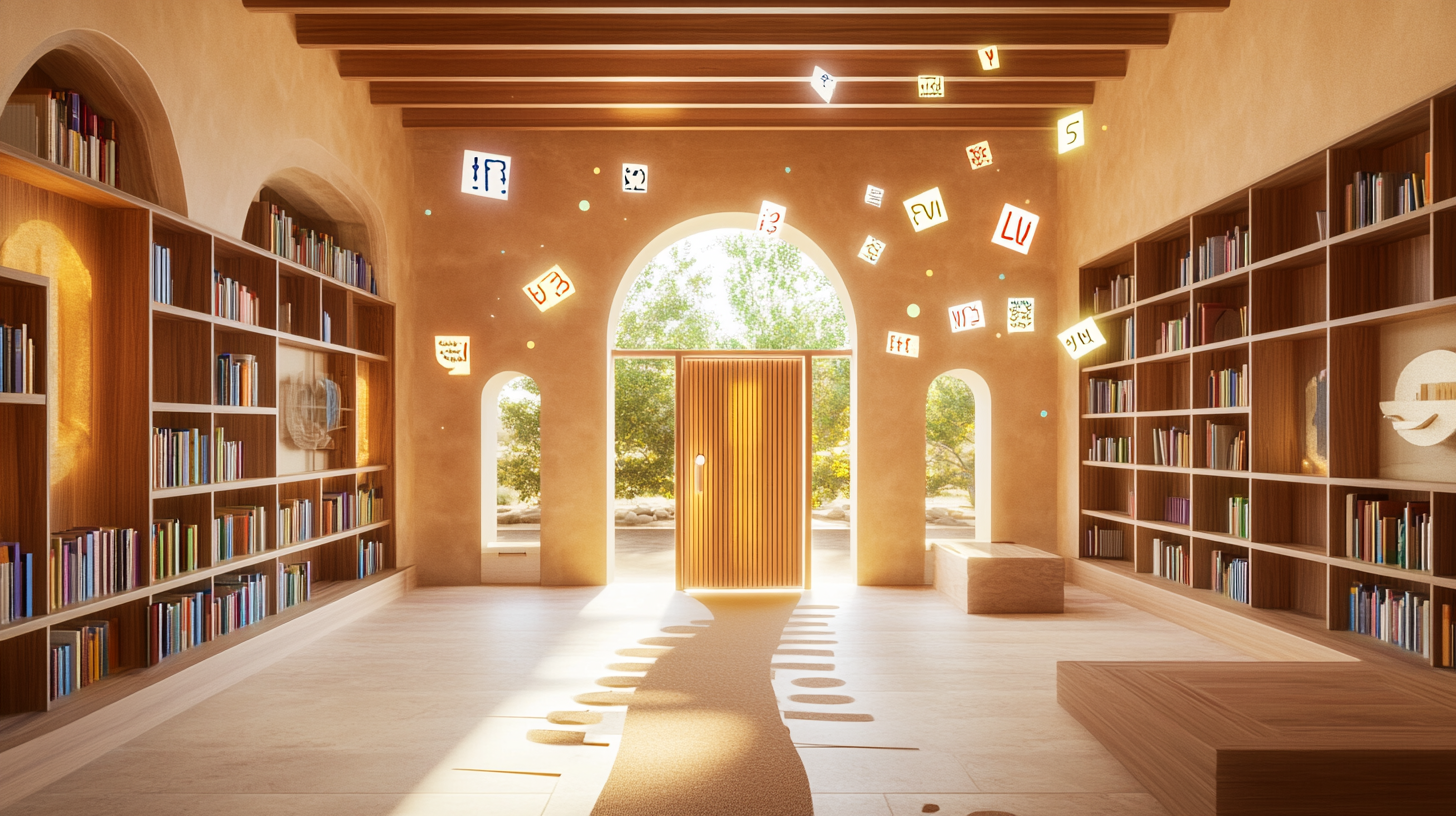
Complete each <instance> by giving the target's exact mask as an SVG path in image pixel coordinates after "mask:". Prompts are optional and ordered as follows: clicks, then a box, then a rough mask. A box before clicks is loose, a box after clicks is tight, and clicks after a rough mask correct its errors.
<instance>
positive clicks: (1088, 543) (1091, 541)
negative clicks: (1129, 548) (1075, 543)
mask: <svg viewBox="0 0 1456 816" xmlns="http://www.w3.org/2000/svg"><path fill="white" fill-rule="evenodd" d="M1081 555H1082V557H1083V558H1122V557H1123V549H1122V530H1120V529H1117V528H1116V527H1112V528H1107V527H1099V526H1097V525H1095V524H1094V525H1092V526H1091V527H1089V528H1087V532H1086V534H1085V535H1084V536H1083V538H1082V552H1081Z"/></svg>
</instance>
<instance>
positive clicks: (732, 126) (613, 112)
mask: <svg viewBox="0 0 1456 816" xmlns="http://www.w3.org/2000/svg"><path fill="white" fill-rule="evenodd" d="M402 113H403V117H404V126H405V127H407V128H483V129H499V130H965V129H971V128H976V129H1011V130H1051V129H1052V128H1053V127H1054V126H1055V123H1056V120H1057V119H1058V118H1059V117H1060V115H1062V112H1061V111H1056V110H1050V109H1046V108H931V107H927V108H921V109H919V110H906V109H904V108H837V107H834V106H830V105H825V106H823V107H822V108H819V109H817V110H816V109H804V108H791V109H762V108H758V109H723V108H713V109H686V110H684V109H681V108H610V109H582V108H531V109H521V108H507V109H489V110H487V109H481V108H405V109H404V110H403V111H402Z"/></svg>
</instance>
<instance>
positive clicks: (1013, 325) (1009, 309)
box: [1006, 298, 1036, 332]
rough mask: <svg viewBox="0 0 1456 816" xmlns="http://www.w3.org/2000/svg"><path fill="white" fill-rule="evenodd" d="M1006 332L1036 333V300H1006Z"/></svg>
mask: <svg viewBox="0 0 1456 816" xmlns="http://www.w3.org/2000/svg"><path fill="white" fill-rule="evenodd" d="M1006 330H1007V331H1013V332H1029V331H1036V299H1035V298H1007V299H1006Z"/></svg>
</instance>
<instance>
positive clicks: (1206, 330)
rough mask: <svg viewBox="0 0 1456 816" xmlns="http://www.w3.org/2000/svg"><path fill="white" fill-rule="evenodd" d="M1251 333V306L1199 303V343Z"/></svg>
mask: <svg viewBox="0 0 1456 816" xmlns="http://www.w3.org/2000/svg"><path fill="white" fill-rule="evenodd" d="M1248 335H1249V307H1247V306H1229V305H1228V304H1225V303H1200V304H1198V343H1199V344H1200V345H1208V344H1209V343H1221V342H1223V341H1224V340H1233V339H1235V338H1239V337H1247V336H1248Z"/></svg>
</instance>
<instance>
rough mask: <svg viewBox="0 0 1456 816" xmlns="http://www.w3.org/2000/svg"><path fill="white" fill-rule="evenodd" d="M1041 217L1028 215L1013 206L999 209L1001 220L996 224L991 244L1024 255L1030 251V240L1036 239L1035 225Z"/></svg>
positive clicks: (1009, 205)
mask: <svg viewBox="0 0 1456 816" xmlns="http://www.w3.org/2000/svg"><path fill="white" fill-rule="evenodd" d="M1040 220H1041V216H1039V215H1036V214H1034V213H1029V212H1027V211H1026V210H1023V209H1021V208H1020V207H1018V206H1016V205H1014V204H1007V205H1006V206H1005V207H1002V208H1001V220H1000V221H997V222H996V234H995V235H992V236H991V243H993V244H1000V245H1001V246H1004V247H1006V248H1007V249H1011V250H1015V251H1017V252H1020V253H1021V254H1022V255H1025V254H1026V253H1027V252H1029V251H1031V239H1032V238H1034V237H1036V224H1037V222H1038V221H1040Z"/></svg>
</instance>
